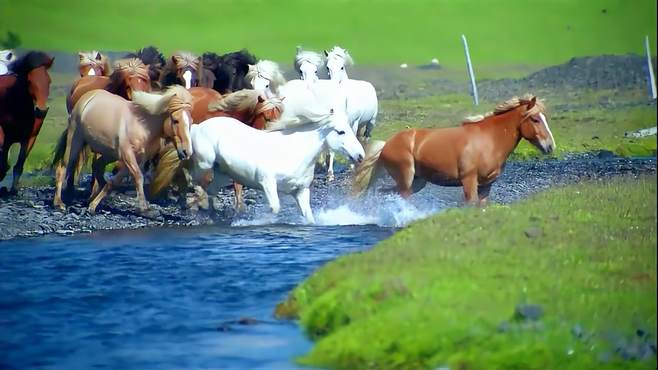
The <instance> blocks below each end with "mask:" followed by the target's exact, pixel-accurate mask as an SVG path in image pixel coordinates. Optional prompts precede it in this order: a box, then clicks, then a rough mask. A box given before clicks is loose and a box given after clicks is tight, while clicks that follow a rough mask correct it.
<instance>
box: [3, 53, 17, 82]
mask: <svg viewBox="0 0 658 370" xmlns="http://www.w3.org/2000/svg"><path fill="white" fill-rule="evenodd" d="M14 60H16V53H14V51H13V50H11V49H5V50H0V76H2V75H6V74H9V73H10V71H9V65H10V64H11V63H12V62H13V61H14Z"/></svg>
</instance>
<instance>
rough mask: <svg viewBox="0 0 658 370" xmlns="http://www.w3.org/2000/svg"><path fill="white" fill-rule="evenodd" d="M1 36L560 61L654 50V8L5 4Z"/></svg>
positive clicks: (279, 53)
mask: <svg viewBox="0 0 658 370" xmlns="http://www.w3.org/2000/svg"><path fill="white" fill-rule="evenodd" d="M0 14H2V21H1V22H0V32H1V33H2V34H4V33H5V32H6V31H8V30H9V31H13V32H15V33H17V34H18V35H19V37H20V38H21V39H22V41H23V44H24V46H25V47H29V48H44V49H47V50H68V51H77V50H80V49H92V48H93V49H104V50H133V49H136V48H139V47H143V46H145V45H148V44H155V45H158V46H160V47H161V48H163V50H164V51H165V52H172V51H174V50H176V49H185V50H191V51H195V52H202V51H206V50H215V51H219V52H223V51H229V50H234V49H239V48H243V47H246V48H248V49H250V50H252V51H253V52H254V53H256V54H257V55H258V56H259V57H261V58H264V59H273V60H276V61H281V62H286V63H289V62H290V61H291V59H292V56H293V53H294V48H295V46H296V45H303V46H305V47H307V48H313V49H322V48H329V47H331V46H332V45H335V44H339V45H342V46H344V47H347V48H348V49H350V50H351V51H352V54H353V56H354V57H355V59H356V62H357V63H365V64H390V63H394V64H399V63H402V62H407V63H427V62H428V61H429V60H430V59H431V58H433V57H436V58H438V59H439V61H440V62H441V63H442V64H444V65H448V66H463V65H464V56H463V50H462V45H461V41H460V35H461V34H466V35H467V37H468V39H469V44H470V47H471V53H472V56H473V60H474V63H475V65H476V66H504V65H515V64H516V65H550V64H557V63H562V62H564V61H566V60H568V59H569V58H571V57H574V56H584V55H600V54H624V53H628V52H635V53H641V52H642V50H643V38H644V36H645V35H649V36H650V38H651V41H652V45H655V44H656V43H655V42H656V1H654V0H632V1H628V0H596V1H595V0H589V1H585V0H583V1H571V0H507V1H494V0H409V1H404V0H383V1H363V0H333V1H328V0H317V1H310V0H286V1H265V0H215V1H212V0H198V1H183V0H141V1H135V0H112V1H100V0H66V1H51V0H3V1H2V2H0Z"/></svg>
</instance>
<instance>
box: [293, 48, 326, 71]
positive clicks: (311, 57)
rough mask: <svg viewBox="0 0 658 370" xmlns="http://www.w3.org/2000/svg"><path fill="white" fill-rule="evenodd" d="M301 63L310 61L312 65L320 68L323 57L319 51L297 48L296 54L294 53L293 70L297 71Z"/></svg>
mask: <svg viewBox="0 0 658 370" xmlns="http://www.w3.org/2000/svg"><path fill="white" fill-rule="evenodd" d="M303 63H311V64H313V65H314V66H316V67H318V68H320V67H322V65H323V64H324V57H323V56H322V54H320V53H316V52H314V51H309V50H301V48H300V49H297V54H296V55H295V71H297V72H299V69H300V67H301V66H302V64H303Z"/></svg>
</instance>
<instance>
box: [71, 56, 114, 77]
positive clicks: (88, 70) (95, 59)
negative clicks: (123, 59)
mask: <svg viewBox="0 0 658 370" xmlns="http://www.w3.org/2000/svg"><path fill="white" fill-rule="evenodd" d="M78 58H79V62H78V71H79V72H80V77H84V76H109V75H110V74H111V73H112V69H111V68H110V60H109V59H108V57H106V56H105V55H103V54H101V53H100V52H99V51H96V50H93V51H81V52H79V53H78Z"/></svg>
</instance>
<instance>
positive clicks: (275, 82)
mask: <svg viewBox="0 0 658 370" xmlns="http://www.w3.org/2000/svg"><path fill="white" fill-rule="evenodd" d="M245 78H246V80H247V82H249V84H250V85H251V86H252V87H253V89H254V90H257V91H259V92H260V93H262V94H263V95H265V97H267V98H273V97H277V96H279V87H280V86H282V85H284V84H285V83H286V79H285V77H283V73H281V69H280V68H279V65H278V64H277V63H275V62H273V61H271V60H259V61H258V63H256V64H255V65H250V66H249V72H247V75H246V76H245Z"/></svg>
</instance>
